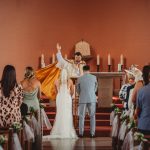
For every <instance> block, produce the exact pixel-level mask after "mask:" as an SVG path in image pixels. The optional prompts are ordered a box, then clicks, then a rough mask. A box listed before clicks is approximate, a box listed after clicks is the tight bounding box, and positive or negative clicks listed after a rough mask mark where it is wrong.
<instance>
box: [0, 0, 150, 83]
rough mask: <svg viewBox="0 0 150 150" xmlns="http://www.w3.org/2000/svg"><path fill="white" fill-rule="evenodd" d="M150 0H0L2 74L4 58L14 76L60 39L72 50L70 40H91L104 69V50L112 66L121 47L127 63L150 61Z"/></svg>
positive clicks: (66, 49) (48, 55)
mask: <svg viewBox="0 0 150 150" xmlns="http://www.w3.org/2000/svg"><path fill="white" fill-rule="evenodd" d="M149 17H150V1H149V0H122V1H120V0H93V1H92V0H26V1H24V0H16V1H11V0H5V1H4V0H3V1H0V75H1V73H2V70H3V67H4V66H5V65H6V64H13V65H14V66H16V70H17V76H18V80H21V79H22V78H23V73H24V68H25V66H28V65H30V66H33V67H34V68H35V69H37V68H38V66H39V57H40V55H41V53H44V55H45V57H46V58H45V59H46V64H49V63H50V58H51V56H52V54H53V53H55V52H56V48H55V45H56V43H57V42H59V43H60V44H61V45H62V49H63V54H65V53H66V54H68V55H69V56H70V57H71V56H72V53H73V49H74V45H75V43H76V42H77V41H80V40H81V39H84V40H86V41H88V42H89V43H90V44H91V47H92V54H93V56H94V58H93V59H92V60H91V61H89V62H88V63H90V64H91V65H92V70H93V71H95V70H96V54H97V53H98V54H100V56H101V63H102V69H103V71H106V70H107V55H108V53H110V54H111V56H112V58H113V59H114V66H115V67H114V70H117V64H118V62H119V59H120V54H121V53H122V54H123V55H124V56H125V57H126V66H127V67H129V66H130V65H131V64H133V63H135V64H138V65H140V67H142V66H143V65H145V64H146V63H147V62H149V61H150V50H149V48H150V19H149Z"/></svg>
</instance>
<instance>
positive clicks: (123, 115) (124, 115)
mask: <svg viewBox="0 0 150 150" xmlns="http://www.w3.org/2000/svg"><path fill="white" fill-rule="evenodd" d="M120 119H121V122H124V121H127V120H128V119H129V116H128V115H127V114H126V113H125V112H123V113H122V114H121V116H120Z"/></svg>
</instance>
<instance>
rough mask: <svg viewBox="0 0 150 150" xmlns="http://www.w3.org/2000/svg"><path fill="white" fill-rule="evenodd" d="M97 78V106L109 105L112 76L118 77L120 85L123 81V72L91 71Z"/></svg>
mask: <svg viewBox="0 0 150 150" xmlns="http://www.w3.org/2000/svg"><path fill="white" fill-rule="evenodd" d="M91 74H93V75H95V76H96V77H97V80H98V107H110V104H111V103H112V96H113V90H114V87H113V82H114V78H120V85H122V84H123V83H124V82H125V73H124V72H91Z"/></svg>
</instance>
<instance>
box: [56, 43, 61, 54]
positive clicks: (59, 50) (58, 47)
mask: <svg viewBox="0 0 150 150" xmlns="http://www.w3.org/2000/svg"><path fill="white" fill-rule="evenodd" d="M56 48H57V51H58V52H61V46H60V45H59V43H57V45H56Z"/></svg>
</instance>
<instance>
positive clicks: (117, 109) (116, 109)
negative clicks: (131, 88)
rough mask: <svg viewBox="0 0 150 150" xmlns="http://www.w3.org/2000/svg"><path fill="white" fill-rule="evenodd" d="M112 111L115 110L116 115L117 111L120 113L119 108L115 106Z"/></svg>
mask: <svg viewBox="0 0 150 150" xmlns="http://www.w3.org/2000/svg"><path fill="white" fill-rule="evenodd" d="M114 112H115V115H117V114H118V113H121V110H120V109H119V108H118V107H116V108H115V109H114Z"/></svg>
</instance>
